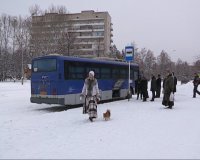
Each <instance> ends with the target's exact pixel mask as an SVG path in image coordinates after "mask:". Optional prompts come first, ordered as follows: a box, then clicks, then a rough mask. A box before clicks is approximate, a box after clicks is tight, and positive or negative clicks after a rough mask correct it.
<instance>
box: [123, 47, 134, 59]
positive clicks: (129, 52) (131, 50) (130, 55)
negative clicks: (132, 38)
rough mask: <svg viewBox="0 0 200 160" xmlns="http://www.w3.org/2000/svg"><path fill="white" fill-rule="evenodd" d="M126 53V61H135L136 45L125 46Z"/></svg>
mask: <svg viewBox="0 0 200 160" xmlns="http://www.w3.org/2000/svg"><path fill="white" fill-rule="evenodd" d="M125 54H126V61H133V59H134V58H133V56H134V47H133V46H126V47H125Z"/></svg>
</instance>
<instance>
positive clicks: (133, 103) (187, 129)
mask: <svg viewBox="0 0 200 160" xmlns="http://www.w3.org/2000/svg"><path fill="white" fill-rule="evenodd" d="M192 91H193V85H192V83H191V82H189V83H188V84H185V85H180V84H178V86H177V93H176V97H175V98H176V99H175V106H174V109H172V110H169V109H163V108H164V107H163V106H162V105H161V101H162V98H159V99H156V100H155V101H154V102H150V101H149V99H148V101H147V102H142V101H141V100H136V96H133V98H132V99H131V100H130V101H127V100H122V101H116V102H111V103H104V104H99V105H98V119H97V120H96V121H95V122H93V123H91V122H90V121H89V120H88V116H87V115H83V114H82V108H75V109H70V110H67V109H66V108H61V107H58V106H56V105H51V106H50V105H45V104H42V105H38V104H31V103H30V82H29V81H26V82H25V84H24V85H23V86H22V85H21V83H20V82H16V83H13V82H0V158H1V159H6V158H9V159H10V158H17V159H34V158H47V159H49V158H65V159H73V158H77V159H97V158H98V159H104V158H106V159H110V158H112V159H127V158H130V159H139V158H142V159H150V158H153V159H155V158H159V159H164V158H165V159H171V158H173V159H177V158H179V159H200V105H199V104H200V96H198V95H197V98H195V99H194V98H192ZM149 95H150V97H151V93H150V92H149ZM106 109H110V110H111V114H112V115H111V120H110V121H104V120H103V118H102V114H103V112H105V111H106Z"/></svg>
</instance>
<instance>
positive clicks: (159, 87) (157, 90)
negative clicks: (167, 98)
mask: <svg viewBox="0 0 200 160" xmlns="http://www.w3.org/2000/svg"><path fill="white" fill-rule="evenodd" d="M160 91H161V78H160V74H158V78H157V79H156V98H160Z"/></svg>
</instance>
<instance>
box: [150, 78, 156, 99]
mask: <svg viewBox="0 0 200 160" xmlns="http://www.w3.org/2000/svg"><path fill="white" fill-rule="evenodd" d="M150 91H151V92H152V99H151V101H154V98H155V92H156V77H155V76H154V75H152V77H151V88H150Z"/></svg>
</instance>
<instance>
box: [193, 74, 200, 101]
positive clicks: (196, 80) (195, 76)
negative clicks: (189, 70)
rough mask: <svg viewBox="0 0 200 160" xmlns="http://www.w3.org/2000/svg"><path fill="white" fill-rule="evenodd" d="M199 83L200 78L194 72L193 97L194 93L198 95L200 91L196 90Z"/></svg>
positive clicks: (194, 96)
mask: <svg viewBox="0 0 200 160" xmlns="http://www.w3.org/2000/svg"><path fill="white" fill-rule="evenodd" d="M199 84H200V78H199V76H198V74H197V73H194V80H193V85H194V89H193V98H196V93H197V94H199V95H200V92H199V91H198V86H199Z"/></svg>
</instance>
